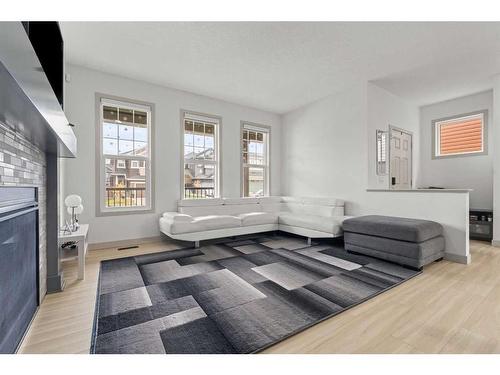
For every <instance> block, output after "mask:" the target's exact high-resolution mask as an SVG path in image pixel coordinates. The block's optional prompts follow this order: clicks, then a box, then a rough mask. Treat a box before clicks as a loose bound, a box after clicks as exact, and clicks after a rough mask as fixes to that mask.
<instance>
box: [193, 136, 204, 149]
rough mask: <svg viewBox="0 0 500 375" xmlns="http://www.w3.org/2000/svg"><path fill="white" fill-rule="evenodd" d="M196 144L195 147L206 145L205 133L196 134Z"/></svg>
mask: <svg viewBox="0 0 500 375" xmlns="http://www.w3.org/2000/svg"><path fill="white" fill-rule="evenodd" d="M194 146H195V147H204V146H205V137H204V136H203V134H196V133H195V135H194Z"/></svg>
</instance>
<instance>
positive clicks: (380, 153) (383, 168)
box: [376, 130, 389, 176]
mask: <svg viewBox="0 0 500 375" xmlns="http://www.w3.org/2000/svg"><path fill="white" fill-rule="evenodd" d="M388 135H389V132H387V131H383V130H377V133H376V137H377V175H379V176H384V175H387V174H388V171H387V167H388V163H387V137H388Z"/></svg>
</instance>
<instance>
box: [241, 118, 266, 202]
mask: <svg viewBox="0 0 500 375" xmlns="http://www.w3.org/2000/svg"><path fill="white" fill-rule="evenodd" d="M250 133H252V135H250ZM250 137H252V138H253V137H255V139H254V142H251V141H252V140H253V139H252V140H251V139H250ZM245 143H246V144H245ZM250 143H252V145H251V146H250ZM250 147H256V148H258V149H256V150H251V149H250ZM270 149H271V127H270V126H267V125H261V124H256V123H252V122H249V121H241V131H240V160H241V163H240V164H241V180H240V181H241V196H242V197H258V196H269V194H270V186H271V182H270V175H271V174H270V165H271V162H270V155H271V153H270ZM252 170H253V171H254V172H257V174H256V177H259V178H260V177H261V178H262V189H260V190H259V191H258V192H254V191H252V188H251V187H250V181H249V177H250V171H252ZM259 171H260V172H259ZM256 188H258V187H256Z"/></svg>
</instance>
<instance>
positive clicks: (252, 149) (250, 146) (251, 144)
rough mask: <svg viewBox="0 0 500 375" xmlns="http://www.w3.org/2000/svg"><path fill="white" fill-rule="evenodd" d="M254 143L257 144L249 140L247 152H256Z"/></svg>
mask: <svg viewBox="0 0 500 375" xmlns="http://www.w3.org/2000/svg"><path fill="white" fill-rule="evenodd" d="M256 145H257V144H256V143H255V142H250V144H249V145H248V152H256V150H257V147H256Z"/></svg>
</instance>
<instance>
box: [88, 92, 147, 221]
mask: <svg viewBox="0 0 500 375" xmlns="http://www.w3.org/2000/svg"><path fill="white" fill-rule="evenodd" d="M95 103H96V105H95V108H96V173H97V176H96V181H97V183H96V216H113V215H121V214H134V213H137V214H143V213H148V212H154V207H155V202H154V197H155V194H154V168H153V167H154V163H153V160H152V155H154V152H153V150H154V144H153V143H154V142H153V134H154V115H155V106H154V104H153V103H148V102H143V101H138V100H133V99H128V98H123V97H117V96H113V95H106V94H101V93H96V94H95ZM105 105H106V106H111V107H120V108H125V109H132V110H140V111H144V112H147V113H148V122H147V126H148V155H147V156H140V155H131V156H128V155H107V154H104V153H103V136H102V133H103V122H104V118H103V107H104V106H105ZM107 158H113V159H117V163H118V160H124V161H125V160H141V161H143V162H144V166H145V177H146V181H145V186H146V203H147V204H146V205H145V206H140V207H133V206H132V207H106V203H105V202H106V194H105V189H106V168H105V160H106V159H107ZM125 167H126V165H125Z"/></svg>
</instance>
